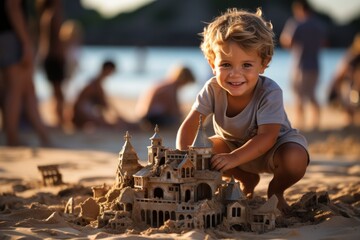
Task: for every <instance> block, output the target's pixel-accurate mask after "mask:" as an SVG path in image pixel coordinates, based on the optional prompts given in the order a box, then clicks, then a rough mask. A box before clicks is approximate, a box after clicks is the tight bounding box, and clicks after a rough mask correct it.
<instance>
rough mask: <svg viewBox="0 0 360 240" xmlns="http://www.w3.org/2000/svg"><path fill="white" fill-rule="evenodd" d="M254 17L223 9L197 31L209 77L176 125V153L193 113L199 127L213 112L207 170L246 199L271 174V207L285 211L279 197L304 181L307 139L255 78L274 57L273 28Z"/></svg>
mask: <svg viewBox="0 0 360 240" xmlns="http://www.w3.org/2000/svg"><path fill="white" fill-rule="evenodd" d="M261 15H262V13H261V10H260V9H258V11H257V12H256V13H250V12H246V11H243V10H237V9H229V10H228V11H227V12H226V13H225V14H223V15H221V16H219V17H217V18H216V19H215V20H214V21H213V22H212V23H210V24H209V25H208V26H207V27H206V28H205V29H204V32H203V33H202V36H203V41H202V43H201V50H202V51H203V53H204V55H205V57H206V59H207V60H208V62H209V64H210V66H211V68H212V71H213V73H214V76H215V77H213V78H211V79H210V80H208V81H207V82H206V84H205V86H204V87H203V89H202V90H201V91H200V92H199V94H198V96H197V98H196V101H195V103H194V104H193V106H192V109H191V110H190V112H189V114H188V116H187V117H186V119H185V120H184V122H183V123H182V125H181V126H180V128H179V130H178V134H177V139H176V147H177V148H178V149H181V150H185V149H187V148H188V146H189V145H191V143H192V141H193V139H194V137H195V133H196V131H197V126H198V121H199V117H200V115H202V116H203V117H202V119H203V121H204V119H205V118H206V117H207V116H209V115H211V114H212V115H213V127H214V131H215V135H214V136H212V137H211V138H210V140H211V141H212V142H213V152H214V154H215V155H214V156H213V157H212V159H211V166H212V168H213V169H214V170H219V171H222V172H223V174H224V176H228V177H230V176H234V177H235V178H236V179H237V180H239V181H240V182H241V183H242V185H243V191H244V193H245V194H246V195H247V196H248V197H252V196H253V192H254V189H255V187H256V185H257V184H258V183H259V180H260V176H259V174H260V173H264V172H267V173H272V174H273V175H274V177H273V179H272V180H271V182H270V184H269V188H268V193H267V194H268V197H269V198H270V197H271V196H272V195H273V194H275V195H276V196H277V198H278V200H279V201H278V208H279V209H280V210H282V211H283V212H286V211H287V210H288V208H289V206H288V204H287V202H286V200H285V198H284V191H285V190H286V189H287V188H289V187H290V186H292V185H293V184H295V183H296V182H298V181H299V180H300V179H301V178H302V177H303V176H304V174H305V171H306V168H307V165H308V163H309V155H308V152H307V142H306V139H305V138H304V137H303V136H302V135H300V134H299V132H298V131H297V130H296V129H293V128H292V127H291V124H290V122H289V120H288V118H287V115H286V112H285V109H284V105H283V96H282V90H281V89H280V87H279V86H278V85H277V84H276V83H275V82H274V81H273V80H271V79H269V78H267V77H265V76H262V75H260V74H263V73H264V70H265V69H266V68H267V67H268V64H269V62H270V60H271V58H272V55H273V51H274V42H273V37H274V33H273V31H272V26H271V24H270V23H267V22H265V21H264V20H263V18H262V17H261Z"/></svg>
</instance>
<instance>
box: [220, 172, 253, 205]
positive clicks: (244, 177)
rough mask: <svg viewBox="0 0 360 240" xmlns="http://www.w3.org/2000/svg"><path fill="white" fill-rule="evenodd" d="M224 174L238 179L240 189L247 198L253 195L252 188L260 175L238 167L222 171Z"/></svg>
mask: <svg viewBox="0 0 360 240" xmlns="http://www.w3.org/2000/svg"><path fill="white" fill-rule="evenodd" d="M224 176H226V177H231V176H234V178H235V179H236V180H238V181H240V182H241V183H242V185H243V189H242V191H243V192H244V194H245V196H246V197H247V198H252V197H253V196H254V189H255V187H256V186H257V185H258V183H259V181H260V175H259V174H255V173H249V172H245V171H243V170H241V169H240V168H233V169H230V170H228V171H226V172H224Z"/></svg>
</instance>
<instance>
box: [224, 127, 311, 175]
mask: <svg viewBox="0 0 360 240" xmlns="http://www.w3.org/2000/svg"><path fill="white" fill-rule="evenodd" d="M224 142H225V143H226V144H227V146H228V147H229V149H230V151H233V150H235V149H237V148H239V147H240V146H241V145H240V144H239V142H236V141H227V140H224ZM290 142H293V143H297V144H299V145H301V146H302V147H303V148H304V149H305V150H306V152H307V155H308V164H309V162H310V157H309V153H308V151H307V141H306V139H305V137H304V136H302V135H301V134H299V133H298V132H297V131H290V132H287V133H285V134H284V135H283V136H281V137H280V138H278V140H277V141H276V143H275V145H274V146H273V147H272V148H271V149H270V150H269V151H267V152H266V153H265V154H264V155H262V156H260V157H258V158H256V159H254V160H252V161H249V162H247V163H244V164H242V165H240V166H238V168H240V169H241V170H243V171H245V172H250V173H255V174H259V173H274V169H275V163H274V154H275V152H276V150H278V148H279V147H280V146H281V145H283V144H284V143H290Z"/></svg>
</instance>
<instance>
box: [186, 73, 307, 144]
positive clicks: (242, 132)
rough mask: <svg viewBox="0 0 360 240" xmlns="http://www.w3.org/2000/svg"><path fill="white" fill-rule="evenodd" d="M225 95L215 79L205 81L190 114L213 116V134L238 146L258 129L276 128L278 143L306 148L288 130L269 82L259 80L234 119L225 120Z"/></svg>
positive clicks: (278, 98)
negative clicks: (251, 94) (265, 126)
mask: <svg viewBox="0 0 360 240" xmlns="http://www.w3.org/2000/svg"><path fill="white" fill-rule="evenodd" d="M226 96H227V92H226V91H225V90H224V89H222V88H221V87H220V86H219V84H218V83H217V81H216V79H215V78H211V79H210V80H208V81H207V82H206V83H205V85H204V87H203V88H202V90H201V91H200V92H199V94H198V95H197V98H196V101H195V103H194V104H193V106H192V109H193V110H196V111H198V112H199V113H201V114H203V115H205V116H208V115H210V114H213V126H214V131H215V134H216V135H218V136H220V137H222V138H223V139H225V140H227V141H231V142H237V144H236V145H238V146H241V145H243V144H244V143H246V142H247V141H248V140H249V139H251V138H252V137H253V136H255V135H256V134H257V129H258V126H259V125H263V124H274V123H275V124H280V125H281V129H280V133H279V137H278V143H279V142H281V143H285V142H297V143H299V144H301V145H302V146H304V147H305V148H306V147H307V142H306V140H305V138H304V137H303V136H302V135H300V134H299V133H298V131H297V130H296V129H294V128H292V127H291V124H290V122H289V120H288V117H287V115H286V112H285V109H284V104H283V96H282V90H281V88H280V87H279V86H278V85H277V83H275V82H274V81H273V80H271V79H269V78H267V77H264V76H260V77H259V80H258V83H257V85H256V87H255V92H254V95H253V97H252V99H251V101H250V103H249V104H248V105H247V106H246V108H245V109H244V110H243V111H242V112H240V113H239V114H238V115H236V116H234V117H227V116H226V109H227V97H226Z"/></svg>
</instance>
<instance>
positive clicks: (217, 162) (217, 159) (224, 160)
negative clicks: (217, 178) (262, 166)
mask: <svg viewBox="0 0 360 240" xmlns="http://www.w3.org/2000/svg"><path fill="white" fill-rule="evenodd" d="M236 160H237V159H236V158H235V157H234V154H231V153H219V154H216V155H214V156H213V157H212V159H211V167H212V169H213V170H218V171H221V172H224V171H227V170H229V169H232V168H234V167H237V166H238V163H237V161H236Z"/></svg>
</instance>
